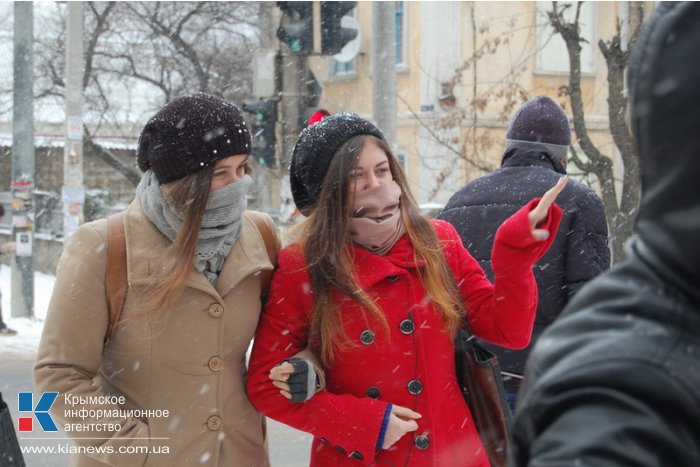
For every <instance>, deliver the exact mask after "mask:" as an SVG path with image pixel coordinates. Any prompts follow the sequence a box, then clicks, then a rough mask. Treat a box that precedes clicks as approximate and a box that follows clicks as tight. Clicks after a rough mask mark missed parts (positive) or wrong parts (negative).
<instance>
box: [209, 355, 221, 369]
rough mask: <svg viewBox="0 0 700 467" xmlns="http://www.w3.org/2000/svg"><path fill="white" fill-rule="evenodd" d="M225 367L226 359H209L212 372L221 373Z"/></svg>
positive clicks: (215, 357)
mask: <svg viewBox="0 0 700 467" xmlns="http://www.w3.org/2000/svg"><path fill="white" fill-rule="evenodd" d="M223 367H224V359H223V358H221V357H217V356H214V357H211V358H210V359H209V369H210V370H211V371H220V370H221V369H222V368H223Z"/></svg>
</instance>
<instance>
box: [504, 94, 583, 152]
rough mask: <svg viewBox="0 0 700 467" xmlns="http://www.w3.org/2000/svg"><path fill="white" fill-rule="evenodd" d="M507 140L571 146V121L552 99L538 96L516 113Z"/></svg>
mask: <svg viewBox="0 0 700 467" xmlns="http://www.w3.org/2000/svg"><path fill="white" fill-rule="evenodd" d="M506 139H509V140H516V141H531V142H535V143H546V144H554V145H557V146H569V144H571V128H570V127H569V119H568V117H567V116H566V114H565V113H564V111H563V110H562V108H561V107H560V106H559V105H558V104H557V103H556V102H554V101H553V100H552V99H550V98H549V97H547V96H537V97H535V98H533V99H530V100H529V101H527V102H526V103H524V104H523V105H522V107H520V109H519V110H518V111H517V112H516V114H515V116H514V117H513V120H512V121H511V123H510V127H509V128H508V133H507V134H506Z"/></svg>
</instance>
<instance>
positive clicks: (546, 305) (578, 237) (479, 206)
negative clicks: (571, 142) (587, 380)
mask: <svg viewBox="0 0 700 467" xmlns="http://www.w3.org/2000/svg"><path fill="white" fill-rule="evenodd" d="M564 174H566V170H565V168H564V166H563V165H562V163H561V160H560V159H559V158H558V157H555V156H554V155H552V154H551V153H550V152H548V150H547V148H546V146H545V145H539V144H537V143H531V142H523V143H513V146H512V147H510V148H509V149H508V150H507V151H506V153H505V154H504V155H503V162H502V166H501V168H499V169H498V170H496V171H494V172H492V173H490V174H489V175H486V176H484V177H481V178H478V179H476V180H474V181H472V182H470V183H468V184H467V185H465V186H464V187H462V188H461V189H460V190H459V191H457V192H456V193H455V194H454V195H453V196H452V198H450V200H449V201H448V202H447V204H446V205H445V208H444V209H443V210H442V212H441V213H440V214H439V215H438V218H439V219H442V220H445V221H447V222H449V223H450V224H452V225H453V226H454V227H455V229H457V232H458V233H459V236H460V237H461V239H462V243H463V244H464V246H465V247H466V248H467V250H469V252H470V253H471V254H472V256H473V257H474V258H475V259H476V260H477V261H478V262H479V264H480V265H481V267H482V268H483V269H484V271H485V272H486V275H487V276H488V277H489V279H491V280H493V271H492V269H491V250H492V248H493V237H494V235H495V233H496V230H497V229H498V226H500V225H501V224H502V223H503V221H505V220H506V219H507V218H508V217H510V216H511V215H512V214H513V213H515V211H517V210H518V209H520V208H521V207H522V206H523V205H525V204H526V203H527V202H528V201H529V200H531V199H532V198H535V197H539V196H542V195H543V194H544V193H545V192H546V191H547V190H548V189H550V188H551V187H553V186H554V185H555V184H556V183H557V181H558V180H559V178H560V177H562V176H563V175H564ZM556 203H557V205H559V207H561V208H562V210H563V211H564V217H563V218H562V220H561V224H560V225H559V230H558V232H557V236H556V237H555V239H554V241H553V243H552V246H551V247H550V248H549V250H548V251H547V253H546V254H545V255H544V257H543V258H542V259H541V260H540V261H538V262H537V264H535V268H534V274H535V279H536V281H537V286H538V306H537V316H536V318H535V326H534V329H533V333H532V340H531V344H530V347H528V348H527V349H524V350H509V349H503V348H501V347H497V346H492V345H487V347H489V348H490V349H491V350H492V351H494V352H495V353H496V354H497V355H498V357H499V361H500V365H501V369H502V370H505V371H509V372H511V373H517V374H523V370H524V367H525V361H526V359H527V356H528V354H529V349H530V348H531V346H532V345H533V344H534V342H535V341H536V340H537V338H538V336H539V335H540V333H541V332H542V331H543V330H544V329H545V328H546V327H547V326H549V325H550V324H551V323H552V322H553V321H554V319H555V318H556V317H557V316H559V313H560V312H561V310H562V309H563V308H564V306H565V305H566V304H567V303H568V302H569V299H570V298H571V297H572V296H573V295H574V294H575V293H576V292H577V291H578V290H579V289H580V288H581V286H583V284H585V283H586V282H587V281H589V280H591V279H592V278H594V277H595V276H597V275H599V274H600V273H601V272H603V271H604V270H607V269H608V267H609V266H610V250H609V248H608V227H607V223H606V219H605V209H604V207H603V203H602V201H601V200H600V198H599V197H598V195H596V194H595V192H594V191H593V190H592V189H590V188H589V187H587V186H586V185H584V184H582V183H579V182H576V181H574V180H569V182H568V183H567V186H566V188H564V191H562V193H560V194H559V196H558V197H557V201H556ZM511 383H514V384H516V385H517V382H515V381H506V386H507V387H508V386H510V384H511Z"/></svg>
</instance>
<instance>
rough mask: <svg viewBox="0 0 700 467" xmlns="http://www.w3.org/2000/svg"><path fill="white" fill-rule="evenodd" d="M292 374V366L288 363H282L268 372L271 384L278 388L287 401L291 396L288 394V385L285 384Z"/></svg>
mask: <svg viewBox="0 0 700 467" xmlns="http://www.w3.org/2000/svg"><path fill="white" fill-rule="evenodd" d="M292 373H294V365H292V364H291V363H289V362H282V363H280V364H279V365H277V366H275V367H274V368H272V370H270V379H271V380H272V384H274V385H275V386H276V387H278V388H279V389H280V392H281V393H282V395H283V396H284V397H286V398H287V399H291V398H292V394H291V393H290V392H289V384H287V380H288V379H289V376H290V375H291V374H292Z"/></svg>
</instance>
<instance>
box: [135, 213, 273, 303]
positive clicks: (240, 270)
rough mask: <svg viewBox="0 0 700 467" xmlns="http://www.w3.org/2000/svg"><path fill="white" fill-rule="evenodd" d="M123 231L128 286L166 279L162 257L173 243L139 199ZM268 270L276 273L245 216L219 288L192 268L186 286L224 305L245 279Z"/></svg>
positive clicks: (225, 264)
mask: <svg viewBox="0 0 700 467" xmlns="http://www.w3.org/2000/svg"><path fill="white" fill-rule="evenodd" d="M124 230H125V234H126V250H127V277H128V280H129V284H130V285H131V286H140V285H146V286H147V285H150V284H153V283H154V282H155V281H157V280H160V279H161V278H163V276H167V275H168V274H169V273H170V271H171V268H170V267H169V265H168V264H166V263H164V261H163V256H162V253H163V251H164V250H165V249H166V248H168V247H169V246H170V244H171V242H170V240H169V239H168V238H167V237H165V236H164V235H163V234H161V233H160V232H159V231H158V229H157V228H156V227H155V226H154V225H153V224H152V223H151V222H150V221H149V220H148V218H147V217H146V216H145V214H144V213H143V210H142V208H141V203H140V202H139V200H138V199H135V200H134V201H133V202H132V203H131V205H129V208H128V209H127V214H126V220H125V228H124ZM134 239H138V241H137V242H136V241H134ZM266 269H273V266H272V263H271V262H270V259H269V257H268V256H267V251H266V250H265V247H264V243H263V240H262V237H261V235H260V233H259V232H258V229H257V227H255V224H254V223H253V222H252V221H251V220H250V219H248V216H247V215H244V218H243V228H242V229H241V235H240V237H239V239H238V241H237V242H236V243H235V244H234V246H233V248H232V249H231V253H229V255H228V257H227V259H226V261H225V262H224V266H223V268H222V270H221V273H220V274H219V278H218V280H217V281H216V287H214V286H212V284H211V283H210V282H209V281H208V280H207V278H206V277H205V276H204V274H202V273H201V272H199V271H197V270H196V269H195V268H194V266H192V267H191V270H190V275H189V277H188V279H187V282H186V285H187V287H192V288H194V289H198V290H201V291H202V292H205V293H207V294H209V295H212V296H213V297H215V298H216V299H218V300H220V301H221V300H222V297H224V296H225V295H226V294H227V293H228V292H229V291H230V290H231V289H232V288H234V287H235V286H236V285H237V284H238V283H239V282H240V281H241V280H243V279H244V278H245V277H247V276H249V275H250V274H253V273H255V272H257V271H262V270H266Z"/></svg>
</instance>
